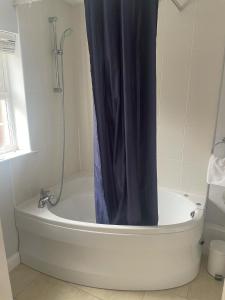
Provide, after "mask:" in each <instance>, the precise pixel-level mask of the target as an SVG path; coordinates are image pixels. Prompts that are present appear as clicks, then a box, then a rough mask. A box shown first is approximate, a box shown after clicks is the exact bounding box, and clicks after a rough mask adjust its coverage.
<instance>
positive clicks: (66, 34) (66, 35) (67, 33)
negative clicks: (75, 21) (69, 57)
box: [60, 28, 73, 50]
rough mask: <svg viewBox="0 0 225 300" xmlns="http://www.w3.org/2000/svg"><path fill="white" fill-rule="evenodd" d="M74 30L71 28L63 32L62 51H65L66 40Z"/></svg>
mask: <svg viewBox="0 0 225 300" xmlns="http://www.w3.org/2000/svg"><path fill="white" fill-rule="evenodd" d="M72 32H73V30H72V29H71V28H67V29H66V30H64V31H63V33H62V36H61V39H60V50H63V46H64V41H65V38H66V37H68V36H70V35H71V34H72Z"/></svg>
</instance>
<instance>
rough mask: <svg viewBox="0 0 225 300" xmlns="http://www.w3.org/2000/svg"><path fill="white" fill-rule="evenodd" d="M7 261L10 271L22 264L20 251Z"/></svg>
mask: <svg viewBox="0 0 225 300" xmlns="http://www.w3.org/2000/svg"><path fill="white" fill-rule="evenodd" d="M7 263H8V269H9V272H10V271H12V270H13V269H14V268H15V267H17V266H18V265H19V264H20V255H19V252H17V253H15V254H13V255H12V256H10V257H9V258H7Z"/></svg>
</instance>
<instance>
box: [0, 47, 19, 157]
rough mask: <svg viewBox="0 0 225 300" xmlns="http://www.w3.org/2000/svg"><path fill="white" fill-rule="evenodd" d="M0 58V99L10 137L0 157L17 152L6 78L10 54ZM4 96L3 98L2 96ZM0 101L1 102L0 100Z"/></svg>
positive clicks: (8, 84)
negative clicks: (1, 81)
mask: <svg viewBox="0 0 225 300" xmlns="http://www.w3.org/2000/svg"><path fill="white" fill-rule="evenodd" d="M0 56H1V57H2V62H3V73H4V83H5V88H6V90H5V91H0V94H1V96H0V98H2V99H3V98H4V99H3V101H5V103H6V111H7V119H8V129H9V136H10V145H7V146H5V147H2V148H0V155H3V154H6V153H9V152H15V151H17V150H18V145H17V138H16V127H15V118H14V111H13V105H12V97H11V93H10V82H9V76H8V59H10V54H6V53H1V52H0ZM2 95H4V97H3V96H2ZM1 101H2V100H1Z"/></svg>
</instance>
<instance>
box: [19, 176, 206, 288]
mask: <svg viewBox="0 0 225 300" xmlns="http://www.w3.org/2000/svg"><path fill="white" fill-rule="evenodd" d="M197 203H199V204H197ZM37 204H38V196H37V197H35V198H34V199H31V200H29V201H26V202H24V203H23V204H21V205H19V206H18V207H17V208H16V222H17V226H18V228H19V234H20V254H21V260H22V262H23V263H25V264H27V265H29V266H31V267H33V268H35V269H37V270H39V271H41V272H44V273H47V274H50V275H52V276H54V277H57V278H60V279H63V280H66V281H70V282H74V283H77V284H82V285H87V286H93V287H99V288H106V289H118V290H161V289H167V288H173V287H177V286H180V285H183V284H185V283H187V282H189V281H191V280H193V279H194V278H195V276H196V275H197V274H198V271H199V264H200V258H201V247H202V246H201V245H200V244H201V243H200V241H201V238H202V227H203V211H204V199H202V198H201V197H198V196H193V195H186V196H184V195H182V194H181V193H175V192H173V191H170V190H167V189H163V188H162V189H159V226H157V227H148V226H146V227H145V226H143V227H141V226H117V225H100V224H96V223H95V214H94V200H93V186H92V179H91V177H83V178H77V179H73V180H70V181H68V182H67V183H66V185H65V190H64V196H63V201H62V202H61V203H60V204H59V205H58V206H57V207H55V208H51V209H48V208H41V209H40V208H38V207H37ZM192 212H194V217H193V218H192V217H191V213H192Z"/></svg>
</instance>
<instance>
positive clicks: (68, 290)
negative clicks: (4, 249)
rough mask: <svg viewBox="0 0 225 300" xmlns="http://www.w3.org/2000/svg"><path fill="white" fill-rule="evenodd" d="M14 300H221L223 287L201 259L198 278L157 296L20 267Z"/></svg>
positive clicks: (16, 271)
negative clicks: (98, 286)
mask: <svg viewBox="0 0 225 300" xmlns="http://www.w3.org/2000/svg"><path fill="white" fill-rule="evenodd" d="M10 278H11V285H12V289H13V295H14V299H15V300H185V299H188V300H221V294H222V287H223V283H222V282H218V281H215V280H214V279H213V278H212V277H210V276H209V275H208V273H207V271H206V259H205V258H204V259H203V262H202V265H201V270H200V273H199V275H198V276H197V278H196V279H195V280H194V281H193V282H191V283H189V284H187V285H185V286H182V287H179V288H176V289H171V290H165V291H156V292H129V291H124V292H123V291H112V290H102V289H96V288H89V287H84V286H80V285H76V284H71V283H67V282H64V281H60V280H57V279H55V278H52V277H50V276H46V275H44V274H42V273H39V272H37V271H34V270H32V269H30V268H28V267H27V266H25V265H22V264H21V265H19V266H18V267H17V268H16V269H14V270H13V271H12V272H11V274H10Z"/></svg>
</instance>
